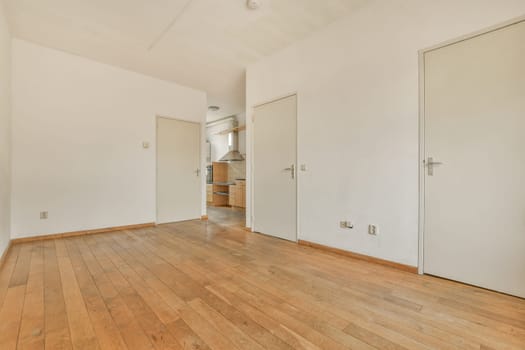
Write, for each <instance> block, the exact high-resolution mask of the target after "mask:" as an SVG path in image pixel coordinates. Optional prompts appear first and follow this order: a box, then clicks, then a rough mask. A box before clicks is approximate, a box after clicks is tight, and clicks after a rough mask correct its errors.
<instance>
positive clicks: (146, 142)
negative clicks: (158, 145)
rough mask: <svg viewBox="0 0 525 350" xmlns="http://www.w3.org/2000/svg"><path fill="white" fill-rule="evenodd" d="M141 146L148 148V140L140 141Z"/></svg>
mask: <svg viewBox="0 0 525 350" xmlns="http://www.w3.org/2000/svg"><path fill="white" fill-rule="evenodd" d="M142 147H143V148H146V149H148V148H149V142H148V141H144V142H142Z"/></svg>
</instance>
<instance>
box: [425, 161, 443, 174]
mask: <svg viewBox="0 0 525 350" xmlns="http://www.w3.org/2000/svg"><path fill="white" fill-rule="evenodd" d="M423 162H424V163H425V166H426V167H427V169H428V170H427V172H428V176H434V166H435V165H441V164H443V162H435V161H434V158H432V157H428V158H427V161H423Z"/></svg>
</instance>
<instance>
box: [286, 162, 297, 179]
mask: <svg viewBox="0 0 525 350" xmlns="http://www.w3.org/2000/svg"><path fill="white" fill-rule="evenodd" d="M284 171H289V172H290V173H291V176H292V179H295V165H294V164H292V165H290V167H289V168H284Z"/></svg>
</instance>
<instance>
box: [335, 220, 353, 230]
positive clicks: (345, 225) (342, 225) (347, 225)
mask: <svg viewBox="0 0 525 350" xmlns="http://www.w3.org/2000/svg"><path fill="white" fill-rule="evenodd" d="M339 227H340V228H349V229H352V228H354V224H352V223H351V222H350V221H340V222H339Z"/></svg>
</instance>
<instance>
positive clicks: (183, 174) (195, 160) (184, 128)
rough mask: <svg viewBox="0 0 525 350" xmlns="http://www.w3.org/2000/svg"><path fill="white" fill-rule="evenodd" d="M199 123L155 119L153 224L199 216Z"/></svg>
mask: <svg viewBox="0 0 525 350" xmlns="http://www.w3.org/2000/svg"><path fill="white" fill-rule="evenodd" d="M199 168H200V125H199V124H198V123H191V122H185V121H181V120H175V119H168V118H157V223H159V224H162V223H168V222H175V221H183V220H192V219H198V218H200V209H201V180H200V176H201V173H200V169H199Z"/></svg>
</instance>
